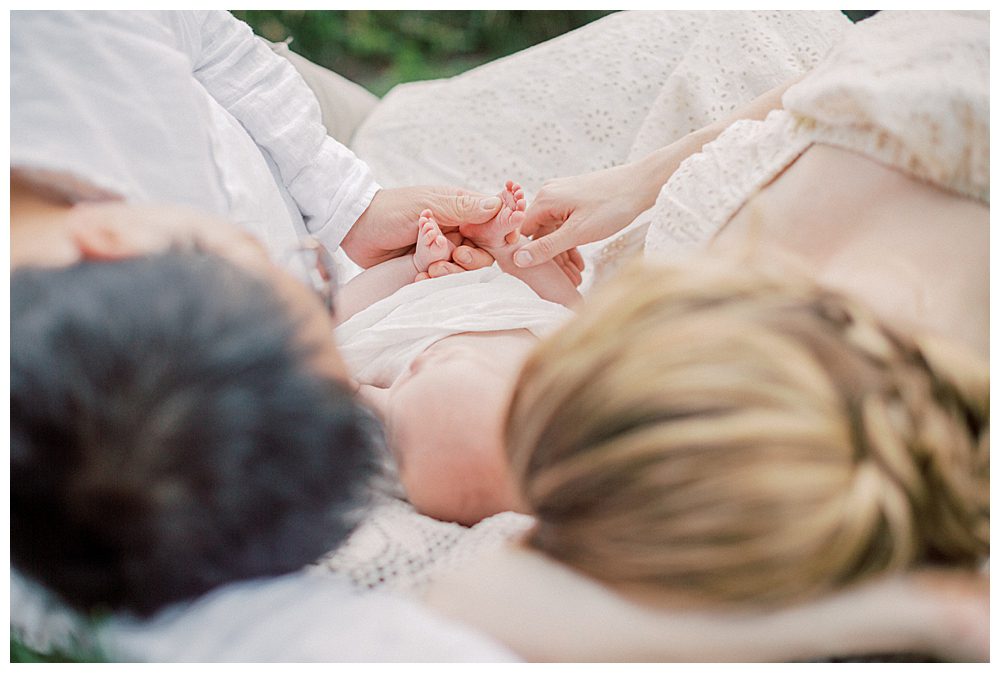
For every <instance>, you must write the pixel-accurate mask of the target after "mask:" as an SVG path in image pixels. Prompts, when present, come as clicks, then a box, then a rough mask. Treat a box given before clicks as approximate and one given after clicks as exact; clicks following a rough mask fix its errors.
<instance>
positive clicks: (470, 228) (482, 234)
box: [458, 180, 525, 249]
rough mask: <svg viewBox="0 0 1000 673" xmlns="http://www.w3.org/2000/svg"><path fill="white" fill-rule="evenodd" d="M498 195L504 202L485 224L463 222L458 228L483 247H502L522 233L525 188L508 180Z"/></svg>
mask: <svg viewBox="0 0 1000 673" xmlns="http://www.w3.org/2000/svg"><path fill="white" fill-rule="evenodd" d="M497 196H499V197H500V200H501V201H502V202H503V205H502V206H500V212H499V213H497V214H496V216H495V217H494V218H493V219H492V220H490V221H489V222H485V223H483V224H463V225H462V226H460V227H459V228H458V230H459V231H460V232H461V233H462V236H464V237H466V238H467V239H469V240H470V241H472V242H473V243H475V244H476V245H478V246H479V247H481V248H487V249H489V248H500V247H503V246H504V245H505V244H510V243H514V242H516V241H517V239H518V238H519V237H520V235H521V231H520V228H521V222H523V221H524V206H525V200H524V190H523V189H521V185H519V184H517V183H516V182H513V181H512V180H508V181H507V185H506V186H505V188H504V189H503V191H501V192H500V193H499V194H498V195H497Z"/></svg>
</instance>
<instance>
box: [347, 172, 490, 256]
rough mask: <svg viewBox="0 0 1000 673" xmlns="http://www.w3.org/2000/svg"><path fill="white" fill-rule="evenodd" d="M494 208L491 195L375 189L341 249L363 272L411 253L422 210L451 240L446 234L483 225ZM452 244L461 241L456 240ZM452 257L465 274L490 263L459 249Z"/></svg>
mask: <svg viewBox="0 0 1000 673" xmlns="http://www.w3.org/2000/svg"><path fill="white" fill-rule="evenodd" d="M500 206H501V201H500V199H499V198H498V197H497V196H496V195H495V194H494V195H489V194H479V193H476V192H469V191H466V190H463V189H458V188H455V187H398V188H395V189H381V190H379V191H378V192H377V193H376V194H375V198H373V199H372V202H371V203H370V204H369V205H368V208H367V209H366V210H365V212H364V213H362V214H361V217H359V218H358V221H357V222H355V223H354V226H353V227H351V230H350V231H349V232H347V236H345V237H344V240H343V242H342V243H341V247H342V248H343V249H344V252H345V253H347V256H348V257H350V258H351V259H352V260H353V261H354V262H355V263H356V264H358V265H360V266H362V267H365V268H367V267H370V266H373V265H375V264H378V263H379V262H384V261H386V260H387V259H392V258H393V257H398V256H400V255H403V254H406V253H408V252H410V251H411V250H412V249H413V244H414V243H415V242H416V240H417V221H418V220H419V219H420V213H421V211H423V210H426V209H429V210H431V211H432V212H433V213H434V218H435V219H436V220H437V222H438V224H439V225H440V227H441V229H442V231H443V232H444V233H445V235H446V236H451V235H452V234H450V233H449V232H455V234H457V230H458V226H459V225H462V224H482V223H484V222H487V221H489V220H490V219H492V218H493V217H494V216H496V214H497V213H498V212H499V211H500ZM458 240H459V241H461V236H460V235H459V239H458ZM453 242H454V241H453ZM458 244H459V243H456V245H458ZM456 252H457V253H459V257H458V258H456V259H455V261H456V262H457V263H458V264H460V265H462V266H463V267H464V268H466V269H470V270H471V269H478V268H481V267H483V266H488V265H489V264H492V263H493V258H492V257H489V256H488V255H484V254H479V253H476V252H470V251H469V250H464V249H463V248H460V249H458V250H456ZM463 252H469V253H470V254H469V257H468V259H469V262H468V266H466V265H465V263H463V261H462V260H463V258H464V255H463ZM486 257H489V259H488V260H487V259H486Z"/></svg>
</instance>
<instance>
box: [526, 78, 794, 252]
mask: <svg viewBox="0 0 1000 673" xmlns="http://www.w3.org/2000/svg"><path fill="white" fill-rule="evenodd" d="M799 79H801V78H800V77H799V78H795V79H793V80H791V81H789V82H786V83H785V84H782V85H780V86H778V87H776V88H774V89H771V90H770V91H768V92H766V93H764V94H761V95H760V96H758V97H757V98H755V99H754V100H752V101H750V102H749V103H747V104H746V105H744V106H742V107H740V108H738V109H737V110H736V111H734V112H733V113H732V114H731V115H729V116H728V117H725V118H723V119H721V120H719V121H717V122H714V123H712V124H709V125H708V126H705V127H703V128H701V129H699V130H697V131H694V132H692V133H689V134H688V135H686V136H684V137H683V138H680V139H679V140H677V141H675V142H673V143H671V144H669V145H667V146H666V147H663V148H661V149H659V150H657V151H655V152H653V153H651V154H649V155H647V156H646V157H644V158H642V159H640V160H638V161H635V162H633V163H630V164H624V165H622V166H615V167H613V168H608V169H605V170H601V171H595V172H593V173H585V174H583V175H576V176H571V177H565V178H557V179H555V180H550V181H548V182H546V183H545V184H544V185H543V186H542V188H541V190H539V192H538V194H537V196H536V197H535V200H534V202H533V203H532V204H531V205H530V206H529V207H528V209H527V211H526V213H525V220H524V225H523V226H522V231H523V232H524V233H525V234H527V235H530V236H532V237H533V239H534V240H533V241H532V242H530V243H528V244H527V245H525V246H524V247H523V248H522V249H521V250H520V251H518V254H517V255H516V256H515V258H514V259H515V263H516V264H517V265H518V266H521V267H529V266H534V265H535V264H541V263H543V262H546V261H548V260H550V259H552V258H553V257H555V256H556V255H559V254H560V253H562V252H564V251H567V250H571V249H572V248H574V247H575V246H577V245H583V244H585V243H593V242H594V241H600V240H602V239H604V238H607V237H608V236H610V235H612V234H614V233H615V232H617V231H619V230H621V229H622V228H623V227H625V226H626V225H627V224H628V223H629V222H631V221H632V220H634V219H635V218H636V217H637V216H638V215H639V214H640V213H642V212H643V211H644V210H647V209H648V208H650V207H652V205H653V204H654V203H655V202H656V197H657V195H658V194H659V192H660V188H661V187H662V186H663V185H664V184H665V183H666V182H667V180H669V179H670V176H671V175H673V173H674V171H675V170H677V167H678V166H680V165H681V162H683V161H684V160H685V159H687V158H688V157H689V156H691V155H692V154H696V153H698V152H700V151H701V148H702V147H703V146H705V145H706V144H708V143H710V142H711V141H713V140H714V139H715V138H716V137H717V136H718V135H719V134H720V133H722V131H724V130H725V129H726V128H727V127H728V126H729V125H730V124H732V123H733V122H735V121H737V120H740V119H763V118H764V117H766V116H767V114H768V112H770V111H771V110H774V109H777V108H780V107H781V96H782V95H783V94H784V93H785V91H786V90H787V89H788V87H790V86H791V85H792V84H794V83H795V82H796V81H798V80H799Z"/></svg>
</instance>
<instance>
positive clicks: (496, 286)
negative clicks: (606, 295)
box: [336, 266, 572, 388]
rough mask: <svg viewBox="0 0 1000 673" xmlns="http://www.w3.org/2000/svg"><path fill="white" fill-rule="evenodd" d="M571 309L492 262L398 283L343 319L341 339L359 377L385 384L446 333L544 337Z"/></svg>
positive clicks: (372, 383)
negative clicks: (400, 285) (382, 296)
mask: <svg viewBox="0 0 1000 673" xmlns="http://www.w3.org/2000/svg"><path fill="white" fill-rule="evenodd" d="M570 315H572V311H570V310H569V309H567V308H566V307H565V306H562V305H560V304H557V303H555V302H551V301H546V300H544V299H542V298H540V297H539V296H538V294H537V293H536V292H535V291H534V290H532V289H531V287H529V286H528V285H527V284H526V283H524V282H523V281H521V280H519V279H517V278H515V277H514V276H511V275H509V274H507V273H505V272H503V271H501V270H500V269H499V268H497V267H496V266H491V267H487V268H485V269H479V270H477V271H468V272H466V273H459V274H451V275H448V276H442V277H440V278H433V279H431V280H426V281H422V282H420V283H414V284H412V285H407V286H405V287H403V288H400V289H399V290H397V291H396V292H395V293H394V294H392V295H390V296H389V297H386V298H385V299H382V300H380V301H377V302H375V303H374V304H372V305H371V306H369V307H368V308H366V309H363V310H362V311H360V312H358V313H355V314H354V315H353V316H351V318H349V319H348V320H346V321H345V322H343V323H342V324H341V325H339V326H338V327H337V331H336V340H337V347H338V348H339V349H340V353H341V355H342V356H343V358H344V361H345V362H346V363H347V366H348V369H349V370H350V371H351V374H352V376H353V377H354V380H355V381H357V382H358V383H360V384H363V385H369V386H374V387H376V388H388V387H389V386H391V385H392V383H393V381H395V380H396V379H397V378H398V377H399V375H400V374H402V373H403V372H404V371H406V369H407V367H409V365H410V363H411V362H413V360H414V359H415V358H416V357H417V356H419V355H420V354H421V353H423V352H424V351H425V350H427V348H429V347H430V346H431V345H433V344H434V343H435V342H437V341H440V340H441V339H444V338H446V337H449V336H453V335H456V334H462V333H471V332H476V333H483V332H502V331H507V330H517V329H526V330H528V331H529V332H531V333H532V334H533V335H534V336H536V337H538V338H542V337H544V336H545V335H546V334H547V333H548V332H549V331H551V329H552V328H553V327H554V326H555V325H558V324H559V323H560V322H562V321H563V320H565V319H566V318H568V317H569V316H570Z"/></svg>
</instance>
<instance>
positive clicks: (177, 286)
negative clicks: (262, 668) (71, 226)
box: [10, 251, 381, 615]
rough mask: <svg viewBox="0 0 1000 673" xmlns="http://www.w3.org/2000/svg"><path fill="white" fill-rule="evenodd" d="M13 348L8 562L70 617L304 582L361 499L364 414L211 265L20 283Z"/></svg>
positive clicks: (57, 274)
mask: <svg viewBox="0 0 1000 673" xmlns="http://www.w3.org/2000/svg"><path fill="white" fill-rule="evenodd" d="M331 338H332V335H331ZM10 341H11V459H10V467H11V471H10V482H11V515H10V516H11V535H10V537H11V557H12V560H13V563H14V565H15V566H16V567H18V568H19V569H20V570H22V571H23V572H26V573H27V574H29V575H31V576H33V577H35V578H37V579H38V580H40V581H41V582H42V583H44V584H45V585H47V586H48V587H50V588H52V589H54V590H55V591H56V592H58V593H59V594H60V595H61V596H62V597H63V599H64V600H66V602H67V603H69V604H70V605H73V606H75V607H76V608H79V609H83V610H85V611H88V610H92V609H94V608H98V607H104V608H109V609H124V610H127V611H131V612H134V613H137V614H140V615H148V614H150V613H152V612H154V611H155V610H157V609H158V608H160V607H162V606H164V605H167V604H169V603H172V602H174V601H178V600H182V599H188V598H193V597H196V596H198V595H201V594H203V593H205V592H206V591H208V590H210V589H212V588H214V587H217V586H219V585H222V584H224V583H227V582H231V581H235V580H241V579H248V578H253V577H261V576H274V575H279V574H283V573H286V572H290V571H294V570H297V569H299V568H302V567H303V566H304V565H306V564H308V563H310V562H312V561H315V560H316V559H318V558H319V557H320V556H322V555H323V553H324V552H327V551H329V550H331V549H333V548H334V547H335V546H336V544H337V543H338V542H339V541H341V540H342V539H343V538H344V537H345V536H346V535H347V533H348V532H349V531H350V530H351V528H352V527H353V525H354V524H355V523H356V521H357V520H358V518H359V515H360V513H361V511H362V510H363V506H364V505H365V504H366V493H367V492H368V484H369V481H370V477H371V475H372V474H373V471H374V469H375V467H374V465H375V451H374V447H375V444H376V443H377V442H378V441H380V437H381V435H380V434H379V431H378V428H377V426H376V424H375V422H374V420H373V418H372V416H371V415H370V414H369V413H368V412H366V411H365V409H364V408H363V407H361V406H359V405H358V404H357V403H356V401H355V399H354V397H353V396H352V395H351V394H350V392H349V391H348V390H347V388H346V387H345V386H343V385H341V384H339V383H337V382H334V381H331V380H329V379H327V378H324V377H322V376H320V375H318V374H315V373H313V372H312V371H311V368H310V364H309V358H310V356H311V352H310V351H309V350H308V349H307V348H306V347H304V346H303V345H302V342H301V339H299V337H298V324H297V321H296V319H295V318H294V317H293V316H292V311H291V310H290V309H289V307H288V306H287V305H286V304H285V302H284V301H283V300H282V299H280V298H279V297H278V296H276V295H275V293H274V292H273V291H272V290H271V288H270V287H269V286H268V285H267V284H266V283H265V282H263V281H261V280H258V279H256V278H254V277H252V276H251V275H250V274H248V273H246V272H244V271H241V270H240V269H238V268H236V267H234V266H233V265H231V264H229V263H226V262H225V261H223V260H222V259H220V258H218V257H216V256H213V255H209V254H204V253H198V252H178V251H171V252H168V253H165V254H161V255H156V256H152V257H146V258H141V259H134V260H128V261H121V262H113V263H112V262H107V263H80V264H77V265H74V266H72V267H69V268H63V269H55V270H52V269H47V270H42V269H26V270H19V271H17V272H15V273H13V274H12V275H11V340H10Z"/></svg>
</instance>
